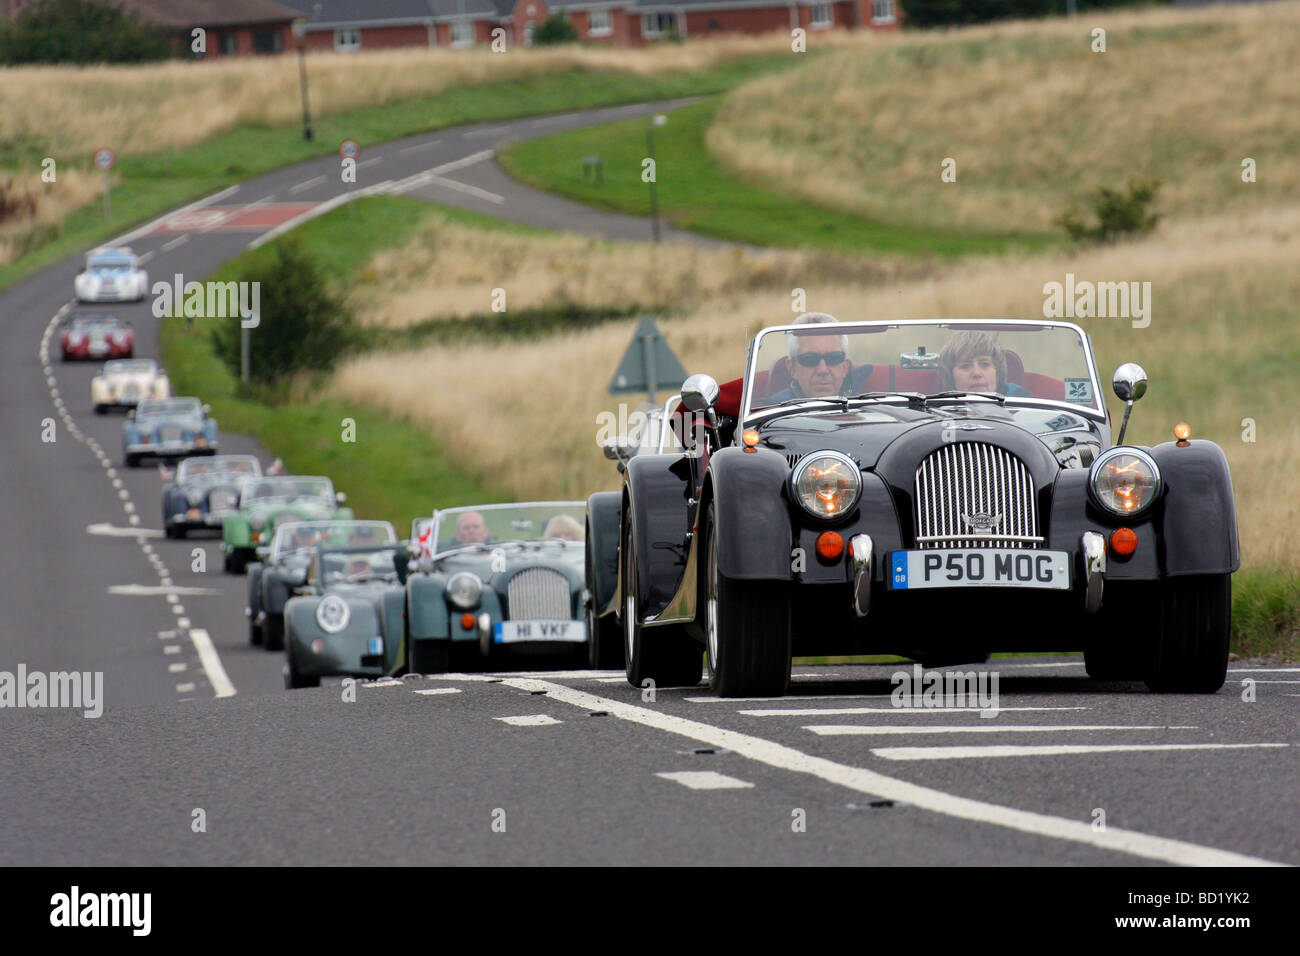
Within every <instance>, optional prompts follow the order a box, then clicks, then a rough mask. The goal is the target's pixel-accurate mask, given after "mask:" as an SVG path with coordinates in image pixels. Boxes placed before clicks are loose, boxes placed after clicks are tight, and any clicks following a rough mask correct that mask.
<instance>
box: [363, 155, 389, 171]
mask: <svg viewBox="0 0 1300 956" xmlns="http://www.w3.org/2000/svg"><path fill="white" fill-rule="evenodd" d="M383 161H384V157H382V156H375V157H374V158H372V159H363V160H362V161H361V162H359V163H357V169H365V168H366V167H367V166H373V165H375V163H382V162H383Z"/></svg>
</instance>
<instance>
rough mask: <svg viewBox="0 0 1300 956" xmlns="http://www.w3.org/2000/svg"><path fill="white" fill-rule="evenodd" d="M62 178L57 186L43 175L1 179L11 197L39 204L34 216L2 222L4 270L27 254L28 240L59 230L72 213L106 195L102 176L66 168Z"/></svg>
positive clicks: (0, 256) (0, 263)
mask: <svg viewBox="0 0 1300 956" xmlns="http://www.w3.org/2000/svg"><path fill="white" fill-rule="evenodd" d="M58 176H59V179H58V182H57V183H43V182H41V180H40V175H39V174H29V175H25V176H19V175H15V176H13V177H12V178H11V179H9V178H6V177H0V183H8V184H9V186H8V191H9V193H10V195H15V194H17V195H23V196H29V197H31V199H32V200H34V202H35V210H34V213H33V214H32V215H26V214H24V215H21V216H16V217H13V218H9V219H6V220H4V221H3V222H0V266H3V265H5V264H6V263H9V262H12V261H13V260H14V259H16V258H18V256H20V255H22V254H23V251H24V244H25V241H26V239H27V237H28V236H31V235H32V234H33V233H39V232H43V231H46V230H49V229H53V228H56V227H57V226H58V224H59V223H60V222H62V221H63V217H64V216H66V215H67V214H68V213H70V212H71V211H72V210H74V209H77V208H79V207H81V206H84V205H86V204H87V203H89V202H94V201H95V200H96V199H98V198H99V197H100V196H102V195H103V191H104V190H103V180H102V178H101V176H100V174H98V173H89V172H82V171H79V170H76V169H68V168H63V169H60V170H59V172H58Z"/></svg>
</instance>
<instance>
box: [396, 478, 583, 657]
mask: <svg viewBox="0 0 1300 956" xmlns="http://www.w3.org/2000/svg"><path fill="white" fill-rule="evenodd" d="M585 518H586V505H585V503H584V502H581V501H550V502H527V503H522V504H496V505H478V506H475V507H465V508H447V509H445V510H442V511H438V512H436V513H435V514H434V516H433V518H432V519H422V520H419V521H417V522H416V525H415V528H414V529H413V531H412V539H411V542H410V545H409V553H410V565H409V568H410V571H409V574H408V576H407V579H406V609H407V611H406V614H407V648H408V650H407V654H408V660H407V665H408V667H409V669H410V671H411V673H414V674H427V673H437V672H439V671H445V670H447V669H448V667H449V666H450V665H451V661H452V654H453V651H455V652H456V657H457V658H458V659H459V658H461V657H462V656H464V657H466V658H469V661H470V662H475V661H477V662H484V663H485V662H488V661H491V660H493V659H496V658H503V657H505V652H506V651H507V649H509V651H511V652H518V653H519V654H520V655H527V656H533V655H537V656H548V657H551V658H555V657H557V656H558V657H561V658H563V661H562V666H566V667H569V666H577V667H585V666H586V662H587V625H586V622H585V621H584V619H583V587H584V576H583V562H584V560H585V558H586V546H585V532H584V526H583V522H584V520H585ZM467 665H468V662H467V664H466V665H461V664H458V665H457V666H467Z"/></svg>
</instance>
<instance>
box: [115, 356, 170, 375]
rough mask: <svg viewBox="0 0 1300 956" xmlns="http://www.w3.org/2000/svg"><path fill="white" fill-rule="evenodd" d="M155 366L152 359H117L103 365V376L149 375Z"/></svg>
mask: <svg viewBox="0 0 1300 956" xmlns="http://www.w3.org/2000/svg"><path fill="white" fill-rule="evenodd" d="M156 368H157V365H156V364H155V363H154V361H153V359H118V360H116V361H113V362H105V363H104V374H105V375H149V374H152V373H153V372H154V370H155V369H156Z"/></svg>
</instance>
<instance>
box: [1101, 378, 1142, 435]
mask: <svg viewBox="0 0 1300 956" xmlns="http://www.w3.org/2000/svg"><path fill="white" fill-rule="evenodd" d="M1110 384H1111V387H1112V388H1113V389H1115V395H1116V396H1118V398H1119V400H1120V401H1122V402H1123V403H1124V421H1123V422H1121V423H1120V426H1119V437H1118V438H1116V439H1115V444H1116V445H1122V444H1124V433H1125V432H1126V431H1128V417H1129V415H1131V414H1132V413H1133V403H1134V402H1136V401H1137V400H1138V399H1139V398H1141V397H1142V396H1143V395H1145V394H1146V393H1147V373H1146V371H1145V370H1144V369H1143V368H1142V366H1141V365H1138V364H1137V363H1136V362H1125V363H1124V364H1123V365H1121V366H1120V367H1119V368H1117V369H1115V374H1114V376H1112V378H1111V380H1110Z"/></svg>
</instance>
